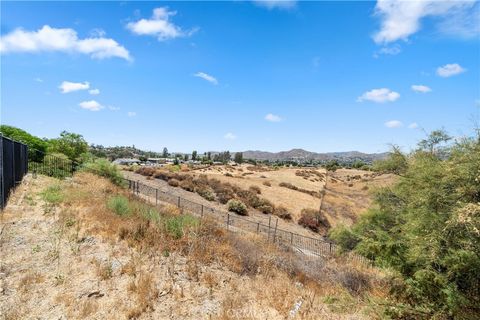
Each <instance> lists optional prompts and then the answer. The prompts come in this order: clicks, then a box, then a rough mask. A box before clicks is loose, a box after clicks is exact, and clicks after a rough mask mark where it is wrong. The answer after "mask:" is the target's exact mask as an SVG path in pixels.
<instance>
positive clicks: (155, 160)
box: [147, 158, 167, 164]
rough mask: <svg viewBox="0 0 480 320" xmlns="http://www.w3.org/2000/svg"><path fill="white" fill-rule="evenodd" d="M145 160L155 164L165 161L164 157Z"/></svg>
mask: <svg viewBox="0 0 480 320" xmlns="http://www.w3.org/2000/svg"><path fill="white" fill-rule="evenodd" d="M147 162H150V163H156V164H164V163H166V162H167V159H166V158H148V159H147Z"/></svg>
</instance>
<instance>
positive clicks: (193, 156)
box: [192, 150, 197, 161]
mask: <svg viewBox="0 0 480 320" xmlns="http://www.w3.org/2000/svg"><path fill="white" fill-rule="evenodd" d="M192 160H193V161H195V160H197V151H196V150H193V151H192Z"/></svg>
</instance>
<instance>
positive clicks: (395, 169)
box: [373, 146, 408, 175]
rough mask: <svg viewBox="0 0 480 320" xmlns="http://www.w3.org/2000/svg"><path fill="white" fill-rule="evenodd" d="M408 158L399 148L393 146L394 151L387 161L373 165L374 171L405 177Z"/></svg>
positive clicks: (380, 161) (378, 161) (376, 162)
mask: <svg viewBox="0 0 480 320" xmlns="http://www.w3.org/2000/svg"><path fill="white" fill-rule="evenodd" d="M407 166H408V162H407V156H406V155H404V154H403V153H402V151H401V150H400V148H399V147H398V146H392V151H390V154H389V155H388V157H387V158H386V159H383V160H377V161H375V162H374V163H373V170H375V171H379V172H384V173H393V174H396V175H403V174H404V173H405V171H406V170H407Z"/></svg>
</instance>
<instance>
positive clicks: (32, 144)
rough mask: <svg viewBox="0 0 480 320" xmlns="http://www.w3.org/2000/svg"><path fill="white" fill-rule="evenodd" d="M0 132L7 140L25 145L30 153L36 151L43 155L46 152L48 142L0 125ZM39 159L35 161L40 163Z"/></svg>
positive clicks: (17, 129) (22, 131)
mask: <svg viewBox="0 0 480 320" xmlns="http://www.w3.org/2000/svg"><path fill="white" fill-rule="evenodd" d="M0 132H1V133H2V134H3V135H4V136H5V137H7V138H10V139H12V140H15V141H19V142H22V143H25V144H26V145H27V146H28V148H29V149H30V152H31V151H33V150H38V151H40V152H41V153H45V152H46V151H47V147H48V142H47V141H46V140H43V139H40V138H39V137H36V136H33V135H31V134H30V133H28V132H26V131H24V130H22V129H19V128H15V127H12V126H7V125H0ZM41 158H42V157H41ZM41 158H40V159H36V161H40V160H41Z"/></svg>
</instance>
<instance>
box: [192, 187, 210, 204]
mask: <svg viewBox="0 0 480 320" xmlns="http://www.w3.org/2000/svg"><path fill="white" fill-rule="evenodd" d="M195 191H196V192H197V193H198V194H199V195H200V196H202V197H203V198H205V199H207V200H208V201H213V200H215V194H214V193H213V190H212V189H211V188H210V187H197V188H195Z"/></svg>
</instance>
